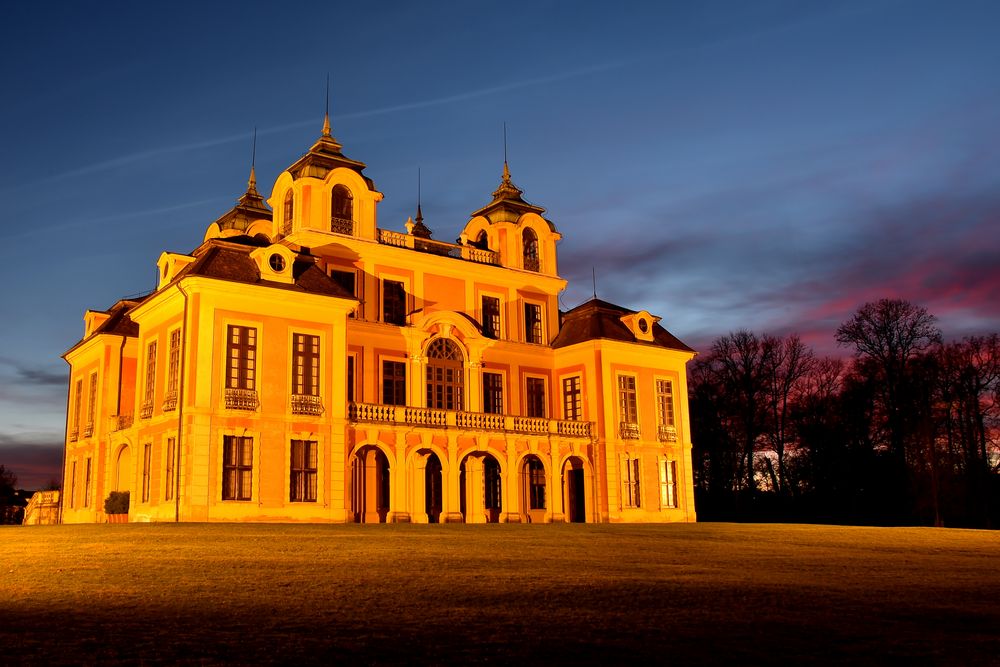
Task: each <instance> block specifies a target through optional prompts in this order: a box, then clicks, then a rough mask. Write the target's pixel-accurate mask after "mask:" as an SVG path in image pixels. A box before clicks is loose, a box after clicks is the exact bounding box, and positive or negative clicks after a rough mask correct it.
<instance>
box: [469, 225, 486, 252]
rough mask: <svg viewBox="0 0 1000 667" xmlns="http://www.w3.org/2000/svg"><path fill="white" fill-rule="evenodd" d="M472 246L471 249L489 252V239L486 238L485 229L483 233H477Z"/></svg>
mask: <svg viewBox="0 0 1000 667" xmlns="http://www.w3.org/2000/svg"><path fill="white" fill-rule="evenodd" d="M472 245H473V247H475V248H479V249H480V250H489V249H490V243H489V238H488V237H487V236H486V230H485V229H484V230H483V231H481V232H479V236H477V237H476V240H475V241H473V242H472Z"/></svg>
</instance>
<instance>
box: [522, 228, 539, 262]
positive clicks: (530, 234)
mask: <svg viewBox="0 0 1000 667" xmlns="http://www.w3.org/2000/svg"><path fill="white" fill-rule="evenodd" d="M521 241H522V242H523V245H524V268H525V269H526V270H528V271H537V270H538V236H536V235H535V231H534V230H533V229H530V228H528V229H525V230H524V232H523V233H522V234H521Z"/></svg>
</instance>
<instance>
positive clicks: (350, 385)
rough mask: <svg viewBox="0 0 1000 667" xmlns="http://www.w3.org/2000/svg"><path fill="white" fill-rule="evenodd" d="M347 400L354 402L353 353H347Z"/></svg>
mask: <svg viewBox="0 0 1000 667" xmlns="http://www.w3.org/2000/svg"><path fill="white" fill-rule="evenodd" d="M347 400H348V401H351V402H352V403H353V402H354V355H353V354H349V355H347Z"/></svg>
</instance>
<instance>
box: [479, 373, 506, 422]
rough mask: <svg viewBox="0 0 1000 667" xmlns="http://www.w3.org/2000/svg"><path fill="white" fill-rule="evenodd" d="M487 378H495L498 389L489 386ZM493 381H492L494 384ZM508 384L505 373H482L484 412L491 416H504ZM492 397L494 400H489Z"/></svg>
mask: <svg viewBox="0 0 1000 667" xmlns="http://www.w3.org/2000/svg"><path fill="white" fill-rule="evenodd" d="M487 376H490V378H495V381H496V383H497V386H496V387H488V386H487ZM492 381H493V380H491V382H492ZM505 384H506V378H505V377H504V373H502V372H500V371H496V370H483V372H482V390H483V394H482V396H483V406H482V407H483V412H484V413H486V414H491V415H502V414H505V413H504V398H505V396H504V395H505V394H506V392H505V391H504V388H505V387H504V385H505ZM490 396H492V398H489V397H490Z"/></svg>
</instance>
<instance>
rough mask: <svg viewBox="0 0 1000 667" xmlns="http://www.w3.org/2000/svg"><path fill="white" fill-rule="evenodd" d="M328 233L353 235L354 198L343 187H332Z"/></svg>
mask: <svg viewBox="0 0 1000 667" xmlns="http://www.w3.org/2000/svg"><path fill="white" fill-rule="evenodd" d="M330 231H331V232H336V233H338V234H347V235H348V236H353V235H354V196H353V195H351V191H350V190H348V189H347V188H346V187H344V186H343V185H335V186H333V192H331V193H330Z"/></svg>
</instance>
